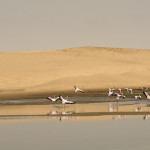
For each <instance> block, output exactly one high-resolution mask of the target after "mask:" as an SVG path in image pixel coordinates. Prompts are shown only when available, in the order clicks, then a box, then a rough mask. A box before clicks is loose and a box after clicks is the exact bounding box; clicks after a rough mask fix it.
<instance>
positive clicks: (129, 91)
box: [125, 88, 133, 94]
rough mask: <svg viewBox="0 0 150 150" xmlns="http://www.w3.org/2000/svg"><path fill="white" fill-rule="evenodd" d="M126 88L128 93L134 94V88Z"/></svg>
mask: <svg viewBox="0 0 150 150" xmlns="http://www.w3.org/2000/svg"><path fill="white" fill-rule="evenodd" d="M125 90H127V92H128V93H131V94H133V91H132V89H129V88H125Z"/></svg>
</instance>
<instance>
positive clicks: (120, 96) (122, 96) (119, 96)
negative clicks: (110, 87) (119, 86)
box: [116, 93, 126, 99]
mask: <svg viewBox="0 0 150 150" xmlns="http://www.w3.org/2000/svg"><path fill="white" fill-rule="evenodd" d="M116 94H117V98H116V99H120V98H123V99H125V98H126V97H125V96H124V95H123V93H122V94H121V95H120V94H119V93H116Z"/></svg>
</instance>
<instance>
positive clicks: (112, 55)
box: [0, 47, 150, 92]
mask: <svg viewBox="0 0 150 150" xmlns="http://www.w3.org/2000/svg"><path fill="white" fill-rule="evenodd" d="M149 81H150V51H149V50H138V49H121V48H103V47H82V48H72V49H65V50H53V51H51V50H49V51H27V52H1V53H0V91H3V92H7V91H13V90H14V91H15V90H16V91H30V92H32V91H66V90H68V91H73V86H74V85H78V86H79V87H81V88H82V89H84V90H93V89H106V88H109V87H110V88H111V87H114V86H115V87H132V88H134V87H135V88H136V87H138V88H139V87H141V86H150V82H149Z"/></svg>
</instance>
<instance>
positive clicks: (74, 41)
mask: <svg viewBox="0 0 150 150" xmlns="http://www.w3.org/2000/svg"><path fill="white" fill-rule="evenodd" d="M149 6H150V1H149V0H0V51H23V50H53V49H65V48H71V47H83V46H99V47H126V48H142V49H150V42H149V40H150V9H149Z"/></svg>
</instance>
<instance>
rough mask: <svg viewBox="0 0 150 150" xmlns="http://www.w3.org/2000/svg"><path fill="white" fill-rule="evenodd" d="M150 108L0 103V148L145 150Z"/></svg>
mask: <svg viewBox="0 0 150 150" xmlns="http://www.w3.org/2000/svg"><path fill="white" fill-rule="evenodd" d="M149 124H150V107H148V106H147V104H146V103H141V104H140V103H134V102H125V101H123V102H118V103H117V102H111V103H110V102H109V103H97V104H96V103H92V104H74V105H62V104H53V105H0V135H1V139H0V145H1V149H2V150H3V149H4V150H9V149H11V150H27V149H28V150H41V149H43V150H50V149H52V150H58V149H61V150H70V149H71V150H77V149H78V150H84V149H86V150H97V149H104V150H141V149H142V150H149V148H150V142H149V139H150V135H149V132H147V131H149Z"/></svg>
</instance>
